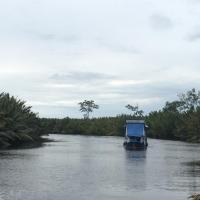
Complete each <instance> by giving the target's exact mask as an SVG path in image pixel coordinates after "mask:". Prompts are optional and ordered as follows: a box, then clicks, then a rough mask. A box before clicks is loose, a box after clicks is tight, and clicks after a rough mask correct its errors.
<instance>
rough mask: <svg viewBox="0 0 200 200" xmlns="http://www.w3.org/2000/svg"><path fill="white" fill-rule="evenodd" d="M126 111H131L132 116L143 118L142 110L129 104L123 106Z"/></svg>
mask: <svg viewBox="0 0 200 200" xmlns="http://www.w3.org/2000/svg"><path fill="white" fill-rule="evenodd" d="M125 107H126V108H127V109H129V110H131V111H132V112H133V115H135V116H136V117H142V116H143V113H144V112H143V110H139V107H138V105H136V106H132V105H130V104H128V105H126V106H125Z"/></svg>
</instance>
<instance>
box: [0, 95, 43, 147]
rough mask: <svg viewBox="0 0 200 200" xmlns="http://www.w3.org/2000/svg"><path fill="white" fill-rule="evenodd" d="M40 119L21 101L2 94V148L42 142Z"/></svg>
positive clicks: (0, 130)
mask: <svg viewBox="0 0 200 200" xmlns="http://www.w3.org/2000/svg"><path fill="white" fill-rule="evenodd" d="M42 133H43V129H42V126H41V122H40V119H39V118H38V116H37V114H35V113H33V112H32V111H31V107H29V106H26V105H25V102H24V101H21V100H19V99H17V98H15V97H13V96H10V95H9V94H8V93H1V94H0V148H7V147H13V146H18V145H22V144H25V143H26V144H28V143H30V144H33V143H38V142H40V141H41V138H40V136H41V135H42Z"/></svg>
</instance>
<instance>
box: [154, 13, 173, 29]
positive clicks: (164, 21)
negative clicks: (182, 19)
mask: <svg viewBox="0 0 200 200" xmlns="http://www.w3.org/2000/svg"><path fill="white" fill-rule="evenodd" d="M150 22H151V26H152V28H153V29H155V30H168V29H171V28H172V27H173V22H172V20H171V19H170V18H169V17H167V16H164V15H161V14H154V15H152V16H151V17H150Z"/></svg>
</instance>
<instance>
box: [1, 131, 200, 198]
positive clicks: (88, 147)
mask: <svg viewBox="0 0 200 200" xmlns="http://www.w3.org/2000/svg"><path fill="white" fill-rule="evenodd" d="M49 137H50V138H51V139H54V140H56V142H49V143H46V144H44V145H43V146H42V147H39V148H33V149H17V150H4V151H0V200H144V199H148V200H155V199H162V200H169V198H171V199H173V200H184V199H187V197H188V195H190V194H191V193H193V192H200V167H198V166H196V165H188V164H187V163H188V162H191V161H195V160H200V145H197V144H188V143H183V142H174V141H162V140H153V139H149V140H148V142H149V147H148V149H147V151H146V152H144V151H137V152H129V151H126V150H125V149H124V148H123V146H122V143H123V138H120V137H93V136H71V135H50V136H49Z"/></svg>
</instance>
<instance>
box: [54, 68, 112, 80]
mask: <svg viewBox="0 0 200 200" xmlns="http://www.w3.org/2000/svg"><path fill="white" fill-rule="evenodd" d="M112 78H114V76H113V75H108V74H103V73H96V72H76V71H73V72H68V73H66V74H53V75H52V76H51V77H50V79H51V80H54V81H61V82H69V83H88V82H99V81H100V82H102V81H105V80H110V79H112Z"/></svg>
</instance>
